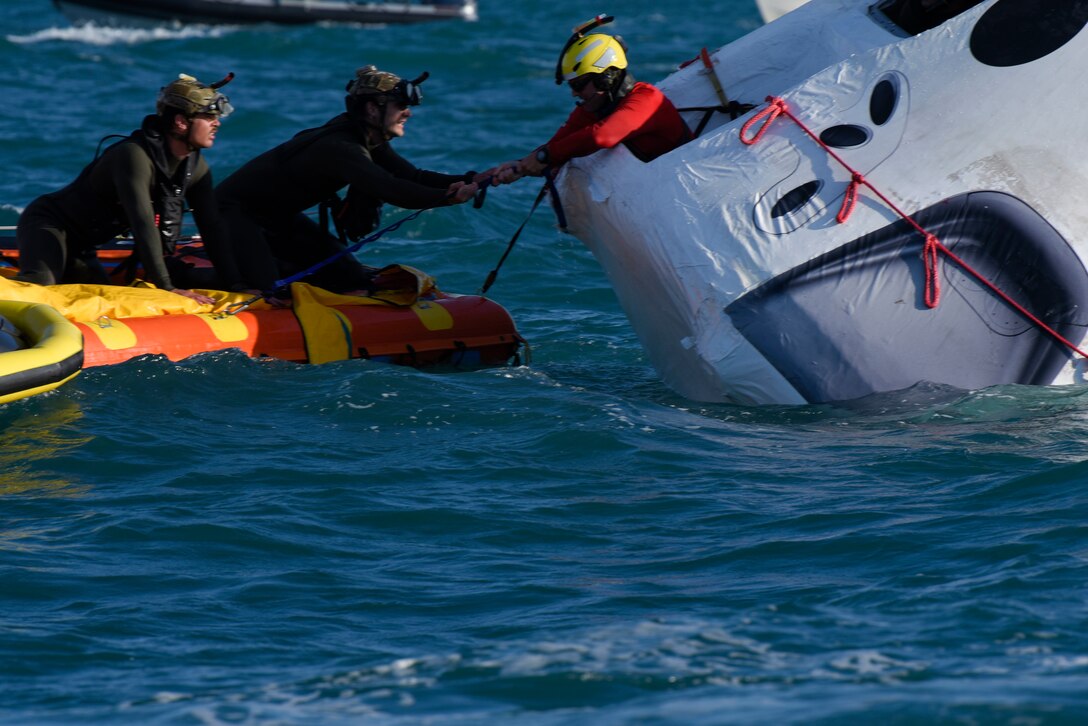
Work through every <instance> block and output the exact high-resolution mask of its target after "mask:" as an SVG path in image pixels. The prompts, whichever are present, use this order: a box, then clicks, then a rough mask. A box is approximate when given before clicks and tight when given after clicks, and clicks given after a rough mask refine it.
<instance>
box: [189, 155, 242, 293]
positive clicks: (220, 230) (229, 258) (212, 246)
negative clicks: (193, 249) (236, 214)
mask: <svg viewBox="0 0 1088 726" xmlns="http://www.w3.org/2000/svg"><path fill="white" fill-rule="evenodd" d="M185 201H187V202H188V203H189V208H190V209H191V210H192V211H193V221H195V222H196V228H197V229H198V230H199V231H200V238H201V239H202V240H203V241H204V249H205V250H207V251H208V258H209V259H210V260H211V261H212V265H213V266H214V267H215V271H216V273H217V274H218V276H219V278H220V280H221V281H222V283H223V285H224V286H225V287H226V288H227V289H228V290H231V289H235V288H237V287H239V286H241V285H242V282H241V279H242V278H241V275H240V274H239V272H238V266H237V264H235V261H234V253H233V251H232V249H231V246H230V237H229V236H228V234H227V231H226V226H225V225H224V224H223V220H222V218H221V217H220V216H219V207H218V205H217V204H216V201H215V189H214V185H213V183H212V171H211V169H209V168H208V164H207V162H205V161H204V158H203V157H201V159H200V162H199V163H198V164H197V167H196V171H195V172H194V173H193V179H192V182H191V183H190V185H189V189H188V191H186V193H185Z"/></svg>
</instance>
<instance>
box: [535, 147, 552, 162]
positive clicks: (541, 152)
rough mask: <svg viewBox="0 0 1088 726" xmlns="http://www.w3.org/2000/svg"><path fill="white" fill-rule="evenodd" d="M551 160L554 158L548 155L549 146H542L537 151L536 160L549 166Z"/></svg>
mask: <svg viewBox="0 0 1088 726" xmlns="http://www.w3.org/2000/svg"><path fill="white" fill-rule="evenodd" d="M551 158H552V157H551V154H549V153H548V147H547V146H541V147H540V148H539V149H537V150H536V160H537V161H539V162H540V163H541V164H547V163H548V162H549V161H551Z"/></svg>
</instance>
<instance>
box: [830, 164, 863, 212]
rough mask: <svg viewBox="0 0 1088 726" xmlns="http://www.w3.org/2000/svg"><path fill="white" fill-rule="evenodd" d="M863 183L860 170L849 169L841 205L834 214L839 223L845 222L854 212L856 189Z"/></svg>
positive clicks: (856, 199)
mask: <svg viewBox="0 0 1088 726" xmlns="http://www.w3.org/2000/svg"><path fill="white" fill-rule="evenodd" d="M865 183H866V182H865V177H864V176H862V175H861V172H857V171H854V170H852V169H851V170H850V183H849V184H847V185H846V193H845V194H843V197H842V207H840V208H839V213H838V214H837V215H836V216H835V219H837V220H838V222H839V224H846V220H848V219H850V215H851V214H853V213H854V207H856V206H857V204H858V190H859V189H860V188H861V185H862V184H865Z"/></svg>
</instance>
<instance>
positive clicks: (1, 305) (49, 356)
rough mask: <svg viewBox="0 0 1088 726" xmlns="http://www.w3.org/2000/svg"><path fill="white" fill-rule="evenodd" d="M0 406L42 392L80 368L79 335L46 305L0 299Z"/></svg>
mask: <svg viewBox="0 0 1088 726" xmlns="http://www.w3.org/2000/svg"><path fill="white" fill-rule="evenodd" d="M0 317H2V322H0V341H2V346H3V347H2V349H0V403H7V402H8V401H15V400H17V399H20V398H26V397H27V396H33V395H34V394H37V393H44V392H45V391H51V390H52V389H54V388H56V387H58V386H60V385H62V384H64V383H65V382H67V381H69V380H70V379H72V378H74V377H75V376H76V375H77V374H78V373H79V371H80V370H81V369H82V367H83V335H82V333H80V331H79V328H77V327H76V326H75V324H74V323H72V322H70V321H68V320H67V319H66V318H65V317H64V316H63V315H61V314H60V313H59V312H57V310H56V309H55V308H53V307H52V306H50V305H44V304H41V303H33V302H17V301H9V300H0Z"/></svg>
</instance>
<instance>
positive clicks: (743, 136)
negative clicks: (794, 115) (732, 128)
mask: <svg viewBox="0 0 1088 726" xmlns="http://www.w3.org/2000/svg"><path fill="white" fill-rule="evenodd" d="M766 101H767V107H766V108H765V109H763V110H762V111H760V112H759V113H757V114H756V115H755V116H753V117H752V118H750V119H748V120H747V121H746V122H745V123H744V126H742V127H741V129H740V140H741V143H743V144H744V145H746V146H752V145H753V144H755V143H756V142H757V141H759V140H760V139H762V138H763V134H765V133H767V129H769V128H770V126H771V123H772V122H773V121H774V120H775V119H776V118H778V117H779V116H781V115H782V114H788V113H789V107H788V106H787V105H786V102H785V101H783V100H782V99H781V98H778V97H777V96H767V98H766ZM760 121H762V122H763V123H762V124H761V125H760V127H759V129H758V130H757V131H756V134H755V136H753V137H751V138H749V137H748V130H749V129H750V128H752V127H753V126H755V125H756V124H757V123H759V122H760Z"/></svg>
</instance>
